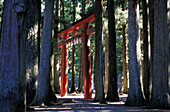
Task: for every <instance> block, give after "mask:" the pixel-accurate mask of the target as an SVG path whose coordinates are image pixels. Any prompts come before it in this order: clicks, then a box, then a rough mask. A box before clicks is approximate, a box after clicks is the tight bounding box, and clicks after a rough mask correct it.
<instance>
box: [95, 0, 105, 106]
mask: <svg viewBox="0 0 170 112" xmlns="http://www.w3.org/2000/svg"><path fill="white" fill-rule="evenodd" d="M102 5H103V0H97V1H96V2H95V61H96V63H95V90H96V92H95V98H94V101H99V102H100V103H104V102H105V95H104V84H103V63H102V53H103V45H102V38H103V28H102V18H103V14H102V7H103V6H102Z"/></svg>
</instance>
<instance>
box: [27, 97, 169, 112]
mask: <svg viewBox="0 0 170 112" xmlns="http://www.w3.org/2000/svg"><path fill="white" fill-rule="evenodd" d="M93 97H94V95H93ZM57 98H58V99H59V100H60V102H61V103H58V104H57V105H54V106H41V107H37V106H34V107H30V108H34V110H32V111H28V112H170V111H169V110H160V109H159V110H158V109H146V108H145V107H128V106H124V101H126V98H127V96H126V95H121V96H120V100H121V101H119V102H114V103H113V102H107V104H99V103H94V102H92V100H84V99H83V94H69V95H68V96H67V97H60V96H59V95H57Z"/></svg>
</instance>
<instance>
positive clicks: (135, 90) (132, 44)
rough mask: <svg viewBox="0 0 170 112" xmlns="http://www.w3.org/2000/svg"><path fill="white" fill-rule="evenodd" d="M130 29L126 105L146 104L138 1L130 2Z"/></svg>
mask: <svg viewBox="0 0 170 112" xmlns="http://www.w3.org/2000/svg"><path fill="white" fill-rule="evenodd" d="M128 7H129V12H128V15H129V17H128V21H129V22H128V23H129V24H128V30H129V78H130V88H129V93H128V98H127V101H126V103H125V104H126V105H130V106H141V105H144V98H143V95H142V91H141V83H140V74H141V66H140V62H141V50H140V38H139V26H138V24H139V23H138V17H139V5H138V2H137V1H129V4H128Z"/></svg>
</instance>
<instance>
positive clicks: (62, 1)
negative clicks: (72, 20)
mask: <svg viewBox="0 0 170 112" xmlns="http://www.w3.org/2000/svg"><path fill="white" fill-rule="evenodd" d="M61 5H62V10H61V12H62V20H63V27H64V28H66V23H65V14H64V9H65V6H64V5H65V4H64V0H61Z"/></svg>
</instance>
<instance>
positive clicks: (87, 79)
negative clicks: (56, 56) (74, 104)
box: [58, 12, 95, 99]
mask: <svg viewBox="0 0 170 112" xmlns="http://www.w3.org/2000/svg"><path fill="white" fill-rule="evenodd" d="M94 20H95V13H94V12H93V13H92V14H89V15H88V16H86V17H85V18H82V19H80V20H79V21H77V22H75V23H73V24H72V25H71V26H70V27H68V28H67V29H65V30H62V31H60V32H59V33H58V37H59V38H60V37H63V39H62V41H60V42H59V43H58V47H59V48H61V47H63V48H62V72H61V97H63V96H66V94H67V89H68V46H67V44H68V41H70V40H72V39H73V40H75V38H77V37H80V38H79V39H81V38H83V76H84V99H91V98H92V84H91V55H90V37H89V36H90V35H92V34H94V33H95V28H94V27H93V28H91V27H90V25H89V23H91V22H93V21H94ZM80 28H83V30H82V32H81V33H80V34H77V30H78V29H80ZM70 33H73V36H71V37H69V34H70ZM79 80H80V79H79Z"/></svg>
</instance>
